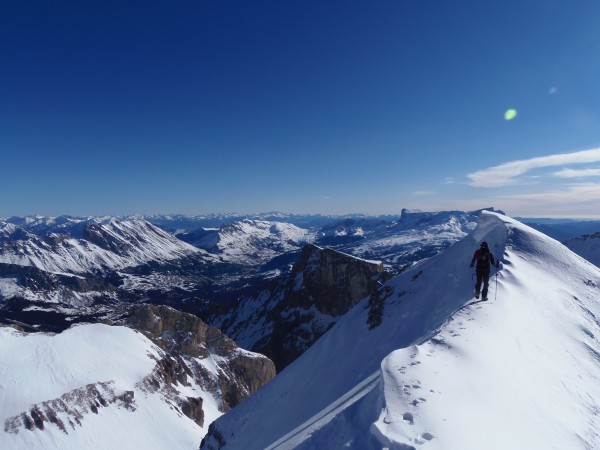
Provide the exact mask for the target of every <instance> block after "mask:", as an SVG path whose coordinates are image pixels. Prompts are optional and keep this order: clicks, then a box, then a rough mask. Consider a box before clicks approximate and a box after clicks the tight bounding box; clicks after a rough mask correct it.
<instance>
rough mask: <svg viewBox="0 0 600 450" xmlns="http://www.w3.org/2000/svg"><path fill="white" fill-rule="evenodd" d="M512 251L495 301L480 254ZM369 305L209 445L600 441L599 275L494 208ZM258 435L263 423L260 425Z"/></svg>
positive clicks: (449, 446)
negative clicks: (482, 295) (477, 279)
mask: <svg viewBox="0 0 600 450" xmlns="http://www.w3.org/2000/svg"><path fill="white" fill-rule="evenodd" d="M484 240H485V241H487V242H488V243H489V244H490V247H491V249H492V251H493V252H494V253H495V255H496V256H498V257H499V258H501V260H502V267H501V269H500V272H499V274H498V278H497V285H496V279H495V278H492V280H491V295H490V300H489V301H487V302H479V301H475V300H474V298H473V280H472V272H471V270H470V269H469V262H470V260H471V257H472V255H473V252H474V250H475V249H477V248H478V247H479V244H480V243H481V242H482V241H484ZM384 288H387V289H388V290H390V291H391V295H390V296H389V297H387V298H386V299H385V300H384V302H383V308H382V310H381V312H380V314H381V317H380V321H378V323H376V326H373V322H372V321H370V320H369V318H370V316H372V309H373V305H369V303H368V299H365V300H363V301H362V302H361V303H359V304H357V305H356V306H355V307H354V308H353V309H352V310H351V311H350V312H349V313H348V314H346V315H345V316H344V317H343V318H342V319H341V320H340V321H339V322H338V323H337V324H336V325H335V326H334V327H333V328H332V329H331V330H330V331H328V332H327V333H326V334H325V335H324V336H323V337H322V338H321V339H320V340H318V341H317V342H316V343H315V344H314V345H313V346H312V347H311V348H310V349H309V350H308V351H307V352H306V353H304V354H303V355H302V356H301V357H300V358H299V359H297V360H296V361H295V362H294V363H292V364H291V365H290V366H288V367H287V368H286V370H284V371H283V372H282V373H281V374H279V375H278V376H277V377H276V378H275V379H274V380H273V381H272V382H271V383H270V384H269V385H268V386H266V387H265V388H264V389H262V390H261V391H259V392H258V393H257V394H255V395H254V396H253V397H251V398H250V399H248V400H247V401H245V402H244V403H242V404H240V405H239V406H238V407H236V408H235V409H233V410H232V411H231V412H229V413H228V414H227V415H225V416H223V417H222V418H220V419H218V420H217V421H216V422H215V423H214V424H213V425H212V426H211V430H210V431H209V434H208V435H207V436H206V438H205V439H204V441H203V444H202V446H201V448H202V449H244V450H253V449H291V448H295V449H312V448H348V449H357V450H358V449H360V450H368V449H381V448H390V449H391V448H393V449H403V450H410V449H412V450H415V449H424V450H427V449H429V450H480V449H486V450H506V449H512V450H521V449H522V450H530V449H533V448H555V449H559V448H560V449H566V448H568V449H582V450H583V449H593V448H600V434H599V433H598V430H599V429H600V414H599V411H600V383H599V382H598V381H599V380H600V342H599V336H600V322H599V320H598V318H599V317H600V301H599V299H600V269H598V268H597V267H596V266H593V265H592V264H590V263H588V262H586V261H584V260H583V259H581V258H580V257H578V256H577V255H575V254H574V253H572V252H571V251H570V250H568V249H567V248H566V247H565V246H563V245H562V244H560V243H559V242H557V241H555V240H553V239H550V238H548V237H547V236H545V235H543V234H541V233H539V232H537V231H535V230H533V229H531V228H529V227H527V226H525V225H523V224H520V223H519V222H517V221H514V220H512V219H509V218H507V217H505V216H502V215H499V214H495V213H485V214H484V215H483V216H482V219H481V221H480V223H479V225H478V226H477V228H476V229H475V230H474V231H473V232H472V233H471V234H469V235H468V236H467V237H465V238H464V239H462V240H461V241H459V242H457V243H456V244H454V245H453V246H451V247H450V248H449V249H447V250H446V251H444V252H442V253H440V254H438V255H437V256H435V257H432V258H430V259H428V260H426V261H424V262H422V263H420V264H417V265H415V266H413V267H411V268H410V269H408V270H406V271H405V272H403V273H402V274H400V275H399V276H398V277H396V278H394V279H392V280H391V281H389V282H388V283H387V284H386V286H384ZM258 430H260V431H258Z"/></svg>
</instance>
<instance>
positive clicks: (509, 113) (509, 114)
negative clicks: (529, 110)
mask: <svg viewBox="0 0 600 450" xmlns="http://www.w3.org/2000/svg"><path fill="white" fill-rule="evenodd" d="M515 117H517V110H516V109H507V110H506V112H505V113H504V120H513V119H514V118H515Z"/></svg>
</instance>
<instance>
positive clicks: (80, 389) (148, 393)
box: [0, 324, 221, 450]
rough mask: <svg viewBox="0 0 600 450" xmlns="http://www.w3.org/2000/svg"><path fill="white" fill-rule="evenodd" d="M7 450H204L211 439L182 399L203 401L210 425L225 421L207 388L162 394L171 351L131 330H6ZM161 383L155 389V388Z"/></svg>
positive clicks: (3, 440)
mask: <svg viewBox="0 0 600 450" xmlns="http://www.w3.org/2000/svg"><path fill="white" fill-rule="evenodd" d="M0 355H2V365H1V366H0V405H2V406H1V407H0V423H1V424H2V425H3V430H2V431H0V448H3V449H15V450H16V449H42V448H43V449H61V450H67V449H73V450H81V449H92V448H94V449H109V448H110V449H130V448H144V449H156V450H159V449H161V450H162V449H166V448H178V449H190V450H191V449H196V448H198V443H199V442H200V440H201V439H202V436H203V435H204V433H205V430H206V427H205V428H202V427H200V426H199V425H198V424H196V423H195V422H194V421H193V420H191V419H190V418H188V417H187V416H186V415H185V414H183V413H182V411H180V410H179V408H178V407H177V403H176V401H174V400H175V399H176V397H178V396H189V397H198V396H201V397H203V406H204V409H205V412H206V415H205V424H208V423H210V422H211V421H212V420H214V419H215V418H217V417H218V416H220V415H221V413H220V412H219V411H218V407H217V401H216V400H215V399H214V398H212V397H210V396H208V395H207V394H206V393H204V392H203V391H202V390H201V389H200V388H199V386H197V385H195V384H193V383H192V384H190V385H189V386H183V385H179V386H178V390H173V391H171V392H170V395H171V396H172V398H170V399H169V398H167V396H166V392H165V391H162V392H161V391H157V390H156V388H155V387H154V389H153V386H156V385H155V384H159V382H158V381H157V378H153V377H152V375H153V371H155V370H156V367H157V362H158V361H159V360H161V358H163V357H164V352H163V351H162V350H161V349H160V348H158V347H157V346H155V345H153V344H152V342H151V341H149V340H148V339H147V338H146V337H144V336H143V335H142V334H141V333H138V332H135V331H133V330H131V329H129V328H125V327H111V326H107V325H99V324H97V325H82V326H76V327H73V328H70V329H69V330H67V331H65V332H63V333H61V334H57V335H51V334H42V333H36V334H23V333H20V332H18V331H16V330H13V329H11V328H0ZM153 383H155V384H153Z"/></svg>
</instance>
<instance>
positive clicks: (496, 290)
mask: <svg viewBox="0 0 600 450" xmlns="http://www.w3.org/2000/svg"><path fill="white" fill-rule="evenodd" d="M498 270H499V269H498V267H496V289H494V301H496V298H497V297H498Z"/></svg>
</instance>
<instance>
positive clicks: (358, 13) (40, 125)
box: [0, 0, 600, 217]
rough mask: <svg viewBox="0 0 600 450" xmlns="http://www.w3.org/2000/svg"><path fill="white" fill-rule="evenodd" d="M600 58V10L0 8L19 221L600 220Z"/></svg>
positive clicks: (3, 129)
mask: <svg viewBox="0 0 600 450" xmlns="http://www.w3.org/2000/svg"><path fill="white" fill-rule="evenodd" d="M598 55H600V3H599V2H598V1H597V0H578V1H577V2H571V1H566V0H564V1H563V0H543V1H542V0H532V1H527V2H523V1H518V0H507V1H503V2H500V1H496V2H481V1H460V2H442V1H434V2H415V1H412V2H410V1H400V0H378V1H377V2H373V1H366V0H365V1H355V0H343V1H342V0H332V1H327V2H323V1H313V0H303V1H293V0H292V1H280V0H279V1H276V0H269V1H262V0H256V1H252V2H249V1H246V0H244V1H241V0H240V1H228V0H223V1H205V0H194V1H185V0H182V1H177V2H162V1H152V2H138V1H136V0H130V1H126V2H123V1H113V0H105V1H96V0H89V1H86V2H80V1H61V0H58V1H54V2H47V1H27V0H25V1H13V0H0V155H1V160H0V161H1V162H0V170H1V173H2V193H3V195H2V196H0V216H4V217H6V216H12V215H29V214H42V215H61V214H71V215H100V214H115V215H116V214H157V213H182V214H203V213H211V212H240V213H250V212H266V211H282V212H290V213H328V214H346V213H366V214H388V213H390V214H394V213H399V212H400V210H401V209H402V208H412V209H421V210H448V209H460V210H467V209H479V208H484V207H489V206H493V207H495V208H497V209H501V210H503V211H505V212H506V213H507V214H509V215H515V216H524V217H600V58H599V57H598ZM510 110H513V111H512V113H511V112H508V111H510Z"/></svg>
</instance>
